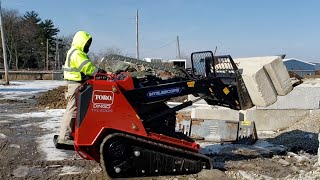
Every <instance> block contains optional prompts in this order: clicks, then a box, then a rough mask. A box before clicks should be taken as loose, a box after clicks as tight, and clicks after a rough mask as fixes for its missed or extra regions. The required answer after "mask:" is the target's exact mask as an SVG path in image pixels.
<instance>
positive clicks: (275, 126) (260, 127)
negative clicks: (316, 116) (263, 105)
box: [243, 108, 310, 131]
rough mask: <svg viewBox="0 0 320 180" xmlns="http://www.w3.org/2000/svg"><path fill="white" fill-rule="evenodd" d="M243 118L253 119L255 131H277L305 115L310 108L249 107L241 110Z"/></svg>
mask: <svg viewBox="0 0 320 180" xmlns="http://www.w3.org/2000/svg"><path fill="white" fill-rule="evenodd" d="M243 113H244V119H245V120H249V121H254V122H255V123H256V129H257V131H277V130H279V129H285V128H287V127H290V126H292V125H293V124H294V123H296V122H298V121H300V120H301V119H302V118H304V117H305V116H307V115H309V113H310V110H301V109H299V110H297V109H296V110H293V109H287V110H275V109H255V108H251V109H248V110H245V111H243Z"/></svg>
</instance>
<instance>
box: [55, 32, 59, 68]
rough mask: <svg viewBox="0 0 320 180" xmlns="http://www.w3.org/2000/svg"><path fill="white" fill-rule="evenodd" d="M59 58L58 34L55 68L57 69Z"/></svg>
mask: <svg viewBox="0 0 320 180" xmlns="http://www.w3.org/2000/svg"><path fill="white" fill-rule="evenodd" d="M58 58H59V41H58V36H57V37H56V53H55V58H54V70H56V69H57V62H59V60H58Z"/></svg>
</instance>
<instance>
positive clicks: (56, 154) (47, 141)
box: [37, 133, 74, 161]
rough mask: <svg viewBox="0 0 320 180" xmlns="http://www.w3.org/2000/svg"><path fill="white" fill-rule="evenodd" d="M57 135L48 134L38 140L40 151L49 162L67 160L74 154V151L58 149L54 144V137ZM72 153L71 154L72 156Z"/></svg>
mask: <svg viewBox="0 0 320 180" xmlns="http://www.w3.org/2000/svg"><path fill="white" fill-rule="evenodd" d="M55 134H56V133H51V134H46V135H44V136H41V137H39V138H38V139H37V142H38V149H39V150H40V152H41V153H43V154H44V156H45V160H47V161H59V160H65V159H68V158H69V157H71V156H72V155H71V154H74V152H73V151H66V150H61V149H57V148H56V147H55V146H54V143H53V136H54V135H55ZM70 153H71V154H70Z"/></svg>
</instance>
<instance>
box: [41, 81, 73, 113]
mask: <svg viewBox="0 0 320 180" xmlns="http://www.w3.org/2000/svg"><path fill="white" fill-rule="evenodd" d="M66 91H67V87H66V86H60V87H58V88H56V89H53V90H49V91H47V92H45V93H43V94H42V95H41V96H39V97H37V98H36V100H37V106H38V107H40V108H50V109H64V108H66V106H67V100H66V99H65V92H66Z"/></svg>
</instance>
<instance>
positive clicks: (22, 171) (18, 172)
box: [13, 166, 30, 177]
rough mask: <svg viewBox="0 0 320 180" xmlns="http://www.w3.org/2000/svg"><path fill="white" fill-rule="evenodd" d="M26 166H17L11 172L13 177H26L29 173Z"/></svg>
mask: <svg viewBox="0 0 320 180" xmlns="http://www.w3.org/2000/svg"><path fill="white" fill-rule="evenodd" d="M29 169H30V168H29V167H28V166H19V167H18V168H17V169H15V170H13V176H14V177H26V176H27V175H28V172H29Z"/></svg>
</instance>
